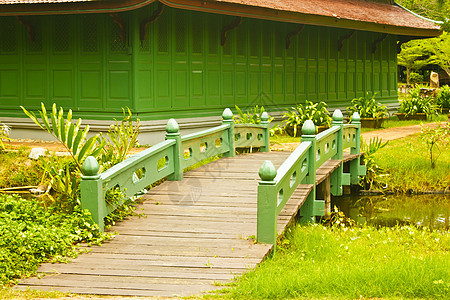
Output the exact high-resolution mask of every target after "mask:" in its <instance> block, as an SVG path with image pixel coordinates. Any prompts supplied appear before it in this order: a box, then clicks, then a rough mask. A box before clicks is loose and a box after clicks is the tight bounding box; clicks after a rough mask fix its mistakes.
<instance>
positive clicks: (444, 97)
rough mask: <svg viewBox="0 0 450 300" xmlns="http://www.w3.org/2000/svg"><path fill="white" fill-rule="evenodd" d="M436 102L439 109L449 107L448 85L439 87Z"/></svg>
mask: <svg viewBox="0 0 450 300" xmlns="http://www.w3.org/2000/svg"><path fill="white" fill-rule="evenodd" d="M436 104H437V105H438V106H439V107H440V108H441V109H450V87H449V86H448V85H444V86H442V87H440V88H439V92H438V95H437V98H436Z"/></svg>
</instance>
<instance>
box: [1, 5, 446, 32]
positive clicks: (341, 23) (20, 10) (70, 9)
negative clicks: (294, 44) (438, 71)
mask: <svg viewBox="0 0 450 300" xmlns="http://www.w3.org/2000/svg"><path fill="white" fill-rule="evenodd" d="M155 1H157V0H112V1H111V0H109V1H92V2H71V3H58V4H17V5H2V6H1V7H0V16H1V15H3V16H5V15H11V16H17V15H51V14H84V13H111V12H121V11H128V10H134V9H137V8H140V7H142V6H146V5H148V4H150V3H152V2H155ZM160 2H161V3H163V4H165V5H167V6H169V7H173V8H180V9H185V10H194V11H201V12H208V13H216V14H226V15H233V16H241V17H248V18H256V19H264V20H272V21H279V22H289V23H298V24H308V25H317V26H327V27H336V28H345V29H356V30H364V31H373V32H381V33H388V34H396V35H404V36H414V37H435V36H439V35H440V34H441V33H442V31H441V30H440V29H424V28H416V27H403V26H393V25H385V24H379V23H372V22H363V21H358V20H350V19H343V18H337V17H329V16H322V15H313V14H305V13H298V12H290V11H282V10H275V9H270V8H264V7H257V6H248V5H241V4H235V3H224V2H217V1H192V0H160Z"/></svg>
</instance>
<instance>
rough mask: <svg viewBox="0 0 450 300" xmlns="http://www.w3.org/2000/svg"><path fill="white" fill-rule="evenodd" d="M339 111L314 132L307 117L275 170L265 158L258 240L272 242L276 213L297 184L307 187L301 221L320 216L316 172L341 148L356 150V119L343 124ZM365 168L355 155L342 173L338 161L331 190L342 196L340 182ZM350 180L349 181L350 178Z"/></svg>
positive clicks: (338, 156) (337, 155)
mask: <svg viewBox="0 0 450 300" xmlns="http://www.w3.org/2000/svg"><path fill="white" fill-rule="evenodd" d="M342 119H343V116H342V113H341V111H340V110H336V111H335V112H334V114H333V123H332V127H331V128H330V129H328V130H326V131H324V132H322V133H320V134H318V135H315V126H314V123H313V122H312V121H311V120H308V121H306V122H305V123H304V125H303V127H302V134H303V135H302V143H301V144H300V146H298V147H297V149H295V151H294V152H293V153H292V154H291V155H290V156H289V157H288V158H287V159H286V161H285V162H284V163H283V164H282V165H281V166H280V167H279V168H278V170H276V169H275V167H274V165H273V164H272V162H271V161H269V160H267V161H265V162H264V163H263V164H262V166H261V168H260V170H259V176H260V177H261V181H259V186H258V219H257V240H258V242H261V243H268V244H275V243H276V238H277V216H278V215H279V213H280V211H281V210H282V209H283V207H284V205H285V204H286V202H287V201H288V200H289V199H290V197H291V196H292V194H293V193H294V191H295V189H296V188H297V187H298V186H299V185H300V184H306V185H309V186H308V187H309V188H311V191H310V192H309V194H308V196H307V198H306V200H305V202H304V204H303V206H302V207H301V209H300V215H301V217H302V218H301V221H302V222H314V219H315V216H320V215H323V211H324V202H323V201H322V200H316V198H315V193H316V191H315V188H316V186H315V185H316V171H317V169H319V168H320V167H321V166H322V165H323V163H324V162H326V161H327V160H329V159H335V160H341V161H342V159H343V151H344V149H347V148H350V149H351V150H350V152H351V154H359V153H360V149H359V147H360V132H361V125H360V122H359V121H360V118H359V115H358V114H357V113H355V114H354V115H353V116H352V124H346V125H343V123H342ZM364 174H365V168H364V167H363V166H360V158H359V156H358V157H357V158H356V159H354V160H353V161H352V162H351V163H350V174H345V173H343V166H342V163H341V164H340V166H339V167H338V168H337V169H336V170H335V171H334V172H333V173H332V174H331V184H332V186H333V188H332V190H331V192H332V194H334V195H342V185H349V184H350V181H351V182H352V183H357V182H358V181H357V180H358V178H359V176H360V175H364ZM350 179H351V180H350Z"/></svg>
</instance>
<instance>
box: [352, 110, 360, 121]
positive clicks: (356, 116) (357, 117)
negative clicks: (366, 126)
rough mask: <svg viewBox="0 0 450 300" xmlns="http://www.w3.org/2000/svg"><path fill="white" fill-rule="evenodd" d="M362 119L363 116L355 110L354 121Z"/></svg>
mask: <svg viewBox="0 0 450 300" xmlns="http://www.w3.org/2000/svg"><path fill="white" fill-rule="evenodd" d="M360 121H361V117H360V116H359V114H358V112H357V111H355V112H354V113H353V115H352V122H360Z"/></svg>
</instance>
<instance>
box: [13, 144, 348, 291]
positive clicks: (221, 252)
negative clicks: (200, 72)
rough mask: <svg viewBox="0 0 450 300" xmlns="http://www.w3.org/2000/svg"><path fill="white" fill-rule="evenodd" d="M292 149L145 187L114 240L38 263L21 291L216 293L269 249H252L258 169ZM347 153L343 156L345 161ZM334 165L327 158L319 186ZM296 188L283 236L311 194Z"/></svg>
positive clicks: (281, 223) (227, 161) (282, 221)
mask: <svg viewBox="0 0 450 300" xmlns="http://www.w3.org/2000/svg"><path fill="white" fill-rule="evenodd" d="M289 155H290V152H270V153H253V154H244V155H239V156H236V157H234V158H222V159H220V160H218V161H216V162H213V163H210V164H208V165H205V166H203V167H200V168H198V169H196V170H192V171H190V172H188V173H186V174H185V178H184V180H183V181H180V182H177V181H170V182H169V181H168V182H165V183H163V184H161V185H159V186H158V187H155V188H153V189H151V190H150V191H149V192H148V194H146V195H145V196H144V198H145V199H146V201H145V202H144V203H143V205H141V206H140V207H138V213H142V214H143V215H144V216H143V217H132V218H130V219H129V220H126V221H124V222H120V223H118V224H117V225H116V226H114V228H113V229H112V230H114V231H117V232H118V235H117V236H116V237H115V238H114V239H112V240H111V241H107V242H105V243H104V244H103V246H101V247H99V246H93V247H91V248H90V249H91V250H90V252H89V253H87V254H81V255H80V256H79V257H78V258H76V259H74V260H73V261H72V262H70V263H67V264H44V265H42V266H41V267H40V268H39V272H40V273H45V275H46V276H44V277H42V278H41V279H38V278H28V279H25V280H22V281H21V282H20V283H19V284H18V285H17V286H16V287H17V288H19V289H27V288H31V289H41V290H58V291H65V292H73V293H81V294H105V295H122V296H189V295H194V294H200V293H202V292H204V291H208V290H213V289H217V288H221V287H220V286H216V285H215V284H214V282H227V281H230V280H231V279H232V278H233V277H234V276H235V275H239V274H242V273H243V272H245V271H246V270H247V269H248V268H253V267H255V266H256V264H258V263H260V262H261V261H262V260H263V259H264V257H265V256H266V255H267V254H268V253H269V251H270V249H271V247H272V246H271V245H265V244H255V243H254V236H256V201H257V185H258V180H259V176H258V170H259V168H260V166H261V164H262V163H263V161H264V160H266V159H270V160H271V161H272V162H273V163H274V165H275V166H276V167H277V168H278V167H279V166H280V165H281V163H282V162H283V161H284V160H285V159H286V158H287V157H288V156H289ZM351 158H352V157H350V156H349V155H347V156H346V159H347V160H348V159H351ZM338 166H339V161H331V160H330V161H328V162H326V163H325V164H324V166H323V167H322V168H321V169H319V170H318V171H317V183H319V182H321V181H323V180H325V179H326V178H327V176H329V174H330V173H331V172H332V171H333V170H334V169H336V168H337V167H338ZM311 188H312V186H311V185H301V186H299V188H298V189H297V191H296V192H295V193H294V195H293V197H292V198H291V199H290V201H289V202H288V203H287V204H286V207H285V208H284V209H283V211H282V212H281V214H280V216H279V218H278V228H277V229H278V232H279V233H282V232H283V231H284V229H285V228H286V226H287V225H288V224H289V223H290V222H291V221H292V220H293V217H294V216H295V214H296V213H297V211H298V207H299V206H300V205H301V204H302V203H303V201H304V199H305V197H306V195H307V194H308V193H309V191H310V190H311Z"/></svg>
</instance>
